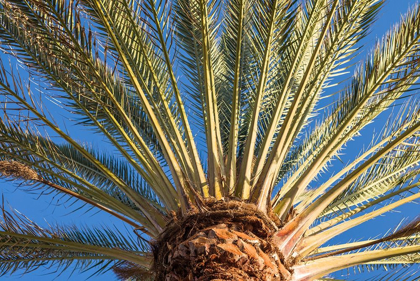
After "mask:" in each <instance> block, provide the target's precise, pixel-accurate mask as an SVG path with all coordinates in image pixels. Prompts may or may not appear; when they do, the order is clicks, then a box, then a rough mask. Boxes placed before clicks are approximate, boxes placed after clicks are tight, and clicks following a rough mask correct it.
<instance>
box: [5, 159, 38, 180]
mask: <svg viewBox="0 0 420 281" xmlns="http://www.w3.org/2000/svg"><path fill="white" fill-rule="evenodd" d="M0 176H1V177H6V178H12V179H19V180H39V179H40V178H41V177H40V176H39V175H38V174H37V172H35V171H34V170H32V169H31V168H29V167H28V166H26V165H24V164H22V163H19V162H16V161H0Z"/></svg>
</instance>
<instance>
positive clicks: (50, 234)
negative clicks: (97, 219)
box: [0, 209, 151, 275]
mask: <svg viewBox="0 0 420 281" xmlns="http://www.w3.org/2000/svg"><path fill="white" fill-rule="evenodd" d="M2 213H3V215H2V222H1V225H0V228H1V229H0V248H1V253H2V254H1V257H0V260H1V266H0V272H1V275H4V274H8V273H13V272H15V271H16V270H19V269H23V270H25V271H27V272H30V271H32V270H35V269H37V268H39V267H40V266H45V265H49V266H52V265H55V266H56V267H58V268H61V269H62V270H64V269H66V268H69V267H70V265H72V266H75V268H77V269H79V270H86V269H88V268H91V267H96V268H97V269H98V270H99V271H105V270H109V269H111V268H112V267H114V266H117V265H118V264H119V263H120V260H121V259H123V260H130V262H132V263H135V264H138V265H139V266H141V267H144V268H145V269H147V268H148V267H149V266H150V258H151V257H150V255H149V254H148V248H149V246H148V245H147V244H146V243H144V242H142V241H141V240H136V239H134V238H130V237H127V235H124V234H123V233H122V232H120V231H118V230H117V229H102V230H100V229H88V228H84V229H77V228H76V227H66V228H63V227H59V226H55V227H52V226H50V227H49V228H48V229H47V228H42V227H41V226H39V225H37V224H36V223H34V222H33V221H31V220H30V219H28V218H27V217H25V216H24V215H21V214H17V213H9V212H7V211H6V210H4V209H2Z"/></svg>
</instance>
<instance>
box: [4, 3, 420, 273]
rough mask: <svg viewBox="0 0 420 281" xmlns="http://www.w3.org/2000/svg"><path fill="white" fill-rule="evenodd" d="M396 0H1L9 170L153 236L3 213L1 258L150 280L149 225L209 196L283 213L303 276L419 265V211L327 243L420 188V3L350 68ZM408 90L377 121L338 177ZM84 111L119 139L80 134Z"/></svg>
mask: <svg viewBox="0 0 420 281" xmlns="http://www.w3.org/2000/svg"><path fill="white" fill-rule="evenodd" d="M383 2H384V1H382V0H300V1H294V0H227V1H219V0H213V1H203V0H173V1H162V0H157V1H154V0H133V1H126V0H81V1H72V0H70V1H66V0H45V1H39V0H0V43H1V48H2V49H1V50H2V51H3V54H4V55H2V58H3V61H2V62H1V65H2V67H1V71H0V96H1V99H0V102H1V105H2V107H3V113H2V115H1V116H0V160H1V161H0V174H1V175H2V176H3V177H4V178H7V179H9V180H10V179H11V180H17V181H18V182H21V183H23V184H21V186H24V185H25V184H27V185H31V186H36V187H38V188H40V189H45V190H48V191H51V192H57V193H59V194H61V195H63V196H65V197H69V196H70V198H73V199H74V200H76V201H80V202H81V203H83V204H85V205H86V206H89V207H91V208H99V209H100V210H102V211H104V212H108V213H109V214H111V215H113V216H115V217H117V218H118V219H121V220H122V221H123V222H125V223H127V225H128V227H132V228H133V229H135V231H136V233H141V232H142V233H144V234H145V235H143V236H144V237H146V238H144V237H143V238H139V239H138V240H133V239H134V238H132V237H130V236H129V235H128V236H126V235H123V234H122V233H119V232H118V231H115V230H114V229H102V230H100V229H91V230H89V229H82V230H78V229H77V228H75V227H73V228H68V227H63V226H59V227H50V228H48V229H44V228H42V227H40V226H38V225H37V224H35V223H33V222H32V221H30V220H29V219H27V218H26V217H24V216H21V215H10V214H9V213H7V212H6V211H3V221H2V222H1V224H0V227H1V229H0V249H1V250H0V252H1V254H0V274H6V273H11V272H15V271H16V270H18V269H23V270H25V271H31V270H34V269H37V268H38V267H40V266H45V265H48V266H52V267H54V268H57V267H58V268H63V269H66V268H69V267H76V268H80V269H81V270H86V269H89V268H91V267H96V268H99V269H98V271H97V272H98V273H100V272H103V271H105V270H107V269H109V268H114V270H115V273H116V274H117V275H118V276H119V277H121V278H128V277H132V278H134V279H135V278H137V279H141V278H144V279H148V278H152V277H150V276H149V275H148V274H149V273H148V270H149V269H150V268H151V264H152V260H153V257H152V256H151V255H150V249H149V247H148V246H147V245H146V243H145V242H144V239H155V238H157V237H158V236H159V234H160V233H161V232H162V230H163V229H164V228H165V225H166V223H167V222H168V220H169V218H170V217H171V214H173V212H177V213H178V214H180V215H181V216H182V215H187V214H188V213H189V212H190V211H191V210H192V209H194V210H198V211H201V212H205V211H206V207H205V203H204V202H205V200H206V199H207V198H210V197H213V198H215V199H216V200H222V199H225V200H226V199H228V198H236V199H235V200H243V201H246V202H247V203H252V204H255V206H256V208H257V210H258V211H260V212H262V213H265V214H267V215H269V216H273V215H274V216H276V217H278V219H279V221H280V222H281V225H282V227H281V228H280V229H279V230H278V232H277V233H276V235H275V236H274V243H276V245H277V246H278V249H279V251H280V252H281V254H282V256H283V258H284V259H285V260H293V264H294V265H293V270H294V273H293V278H295V279H294V280H309V279H314V278H322V277H323V276H327V275H328V274H329V273H331V272H334V271H337V270H340V269H343V268H348V267H353V266H357V268H359V269H363V268H366V269H369V270H373V269H378V268H383V267H386V268H394V267H396V270H398V269H399V266H400V265H415V264H418V263H419V257H418V255H419V251H420V244H419V240H418V230H419V226H418V221H417V220H415V221H414V222H412V223H410V224H408V225H407V226H405V227H402V228H401V229H400V230H396V231H395V232H394V234H390V235H388V236H385V237H384V238H382V239H374V240H367V241H359V242H352V243H346V244H340V245H334V246H326V245H327V244H328V241H330V240H331V239H332V238H334V237H336V236H337V235H340V234H342V233H343V232H345V231H347V230H349V229H352V228H354V227H356V226H357V225H360V224H362V223H364V222H366V221H368V220H371V219H373V218H375V217H377V216H380V215H382V214H384V213H386V212H389V211H392V210H393V209H395V208H397V207H399V206H401V205H403V204H406V203H410V202H416V201H417V200H418V198H419V197H420V193H419V190H418V187H419V183H418V179H417V176H418V174H419V171H420V170H419V168H418V167H419V162H420V151H419V148H420V146H419V142H420V139H419V137H420V134H419V133H420V110H419V107H418V100H417V99H416V97H415V95H414V93H416V90H417V83H418V78H419V77H420V72H419V68H420V7H419V6H414V7H413V8H412V9H411V10H410V11H409V12H408V13H407V14H406V15H405V16H404V17H403V19H402V20H401V22H400V23H399V24H398V25H396V26H395V27H394V28H392V29H391V30H390V31H389V32H388V33H387V34H386V35H385V36H384V37H383V39H382V40H381V41H380V42H378V43H377V45H376V46H375V47H374V49H373V50H372V51H371V53H370V54H369V55H368V56H367V57H366V58H365V60H364V62H362V63H360V64H358V65H357V67H356V70H355V71H354V74H353V76H352V77H351V78H349V79H347V80H346V81H341V80H340V79H339V78H337V76H340V75H343V74H344V73H345V72H346V71H347V70H348V69H349V68H350V67H351V66H352V65H353V64H354V60H355V58H360V56H359V53H360V52H359V50H360V44H359V41H360V40H361V39H362V38H364V37H365V36H366V34H367V33H368V31H369V27H370V26H371V24H372V23H373V22H374V21H375V19H376V17H377V14H378V12H379V10H380V8H381V7H382V5H383ZM6 58H8V59H9V61H6ZM17 65H19V67H15V66H17ZM343 80H344V79H343ZM338 84H339V85H340V87H341V88H334V91H335V92H336V94H334V95H329V94H330V93H331V91H329V90H326V89H327V88H330V87H336V86H337V85H338ZM337 89H341V90H338V91H337ZM413 95H414V97H411V98H408V97H409V96H413ZM321 99H326V100H327V101H329V102H325V103H324V102H322V103H320V100H321ZM401 103H403V105H401ZM396 104H397V105H398V106H399V107H400V110H396V111H399V112H398V113H394V114H392V116H391V117H390V119H389V121H388V122H387V123H386V124H385V127H384V128H383V130H382V131H381V133H380V134H379V135H378V136H373V137H372V141H371V143H370V144H369V145H368V146H367V147H364V148H361V149H360V153H359V154H358V156H355V157H354V158H353V160H351V161H350V162H349V163H347V164H346V165H343V168H342V169H341V170H338V171H336V172H335V174H331V175H330V176H329V177H328V176H326V175H325V174H327V175H328V167H329V166H330V165H334V164H335V163H337V162H339V161H340V160H341V159H340V154H341V153H345V146H346V144H347V143H348V142H349V141H350V140H352V139H354V138H356V137H358V136H359V135H360V131H361V130H362V129H363V128H364V127H365V126H366V125H368V124H370V123H371V122H373V120H374V119H375V118H376V117H377V116H378V115H379V114H381V113H382V112H384V111H385V110H386V109H388V108H390V107H393V106H394V105H396ZM48 110H51V111H48ZM58 112H60V113H64V115H66V116H70V117H71V118H68V120H66V121H65V122H64V123H63V122H62V120H57V118H58V117H57V116H59V115H58ZM316 116H317V117H316ZM71 126H74V127H75V128H80V127H84V128H89V130H90V131H91V132H92V133H94V134H95V135H96V136H98V137H100V138H101V139H104V140H106V145H104V147H99V148H98V147H97V146H94V145H91V144H86V142H83V143H82V142H81V141H78V140H76V139H75V138H74V137H72V135H71V133H69V132H68V131H67V130H66V127H71ZM84 141H85V140H84ZM100 149H105V150H106V151H101V150H100ZM350 154H352V153H350ZM340 165H341V164H340ZM321 174H322V177H321ZM390 227H392V226H390ZM350 260H351V262H349V261H350ZM400 275H401V276H406V277H402V278H406V279H410V278H414V277H413V276H415V274H408V275H404V274H402V273H401V274H400ZM400 275H399V273H398V271H396V272H395V276H400ZM305 278H306V279H305ZM398 278H399V277H398ZM320 280H330V279H320Z"/></svg>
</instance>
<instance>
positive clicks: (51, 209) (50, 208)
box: [0, 0, 418, 281]
mask: <svg viewBox="0 0 420 281" xmlns="http://www.w3.org/2000/svg"><path fill="white" fill-rule="evenodd" d="M386 2H387V3H386V5H385V7H384V8H383V10H382V11H381V13H380V17H379V20H378V21H377V22H376V23H375V25H374V26H373V28H372V31H371V34H370V35H369V37H368V38H366V39H365V40H364V44H365V46H366V48H365V49H364V50H365V51H364V54H363V55H362V56H363V57H364V56H365V55H366V54H367V51H368V50H370V49H371V48H372V46H373V44H374V43H375V40H376V39H378V38H381V37H382V35H383V34H384V33H385V32H386V30H388V29H389V28H390V27H391V25H392V24H394V23H396V22H397V21H398V20H399V19H400V15H401V13H405V11H407V8H408V7H409V5H413V4H414V3H415V1H414V0H388V1H386ZM383 120H384V118H380V120H378V121H377V122H375V123H374V124H373V125H370V126H369V128H367V130H366V131H369V130H372V129H373V128H374V127H375V126H377V127H378V128H379V127H380V126H381V124H383ZM362 133H363V132H362ZM79 134H80V139H81V140H85V141H89V140H90V138H89V137H91V136H90V134H89V132H88V131H85V132H83V131H81V132H79ZM94 141H98V140H97V139H96V140H94ZM366 141H367V142H369V141H370V134H369V133H366V134H362V137H359V138H357V139H356V141H354V142H352V143H351V144H350V145H349V147H348V148H349V149H346V150H345V151H344V153H349V151H352V149H351V148H352V147H354V148H355V149H357V151H358V150H359V149H360V148H361V147H362V146H361V143H362V142H366ZM0 185H1V191H2V194H3V196H4V198H5V200H6V201H7V202H8V203H9V204H10V205H11V206H13V207H14V208H15V209H17V210H18V211H20V212H22V213H23V214H25V215H27V216H28V217H29V218H31V219H32V220H34V221H35V222H39V224H41V225H45V221H47V222H49V223H53V224H54V223H56V222H58V223H70V224H76V225H80V224H86V225H96V226H100V225H111V224H114V223H118V222H115V220H113V219H112V218H110V217H109V216H108V215H106V214H103V213H96V214H95V213H94V212H92V211H90V212H88V213H85V212H84V210H78V211H76V212H74V213H70V211H72V210H75V206H69V204H64V206H66V205H67V208H66V207H63V206H56V204H55V203H56V201H54V200H51V199H52V198H51V197H50V196H41V197H38V196H37V195H31V194H27V193H23V192H21V191H20V190H16V187H15V186H13V185H11V184H9V183H4V182H0ZM413 208H414V206H413V205H408V206H405V207H404V208H401V209H400V210H401V211H402V212H403V213H402V214H401V213H392V214H389V215H387V217H386V219H385V218H378V219H376V220H375V221H374V222H373V223H368V224H367V225H363V228H364V229H365V230H368V232H365V233H363V235H360V232H358V230H357V229H356V230H355V231H353V232H349V233H348V234H347V235H346V236H347V237H346V238H344V240H343V242H347V241H348V240H349V239H351V237H352V235H356V236H357V237H358V238H369V237H370V235H373V234H375V233H376V234H379V233H380V232H378V231H381V232H382V233H383V232H385V231H387V230H388V227H387V226H389V224H388V223H389V222H390V221H393V222H395V223H397V222H398V221H399V220H400V219H401V218H402V217H403V214H404V215H408V214H413ZM416 213H417V214H418V211H417V212H416ZM385 220H386V222H387V223H383V222H385ZM373 230H375V231H373ZM370 233H371V234H370ZM346 239H347V240H346ZM89 275H90V274H89V273H83V274H81V273H78V272H74V273H73V275H72V276H70V277H69V275H68V274H66V273H64V274H63V275H62V276H60V277H56V278H55V274H48V272H46V271H42V270H39V271H36V272H32V273H29V274H26V275H24V276H21V275H14V276H4V277H0V280H7V281H14V280H20V281H38V280H44V281H45V280H70V281H78V280H85V279H86V278H87V277H88V276H89ZM335 276H336V277H337V278H339V275H335ZM361 277H362V275H360V276H358V277H356V276H354V277H351V278H346V277H344V276H342V277H341V278H342V279H346V280H367V279H365V278H361ZM54 278H55V279H54ZM359 278H361V279H359ZM90 280H95V281H99V280H101V281H108V280H115V278H114V275H113V274H112V273H107V274H105V275H100V276H97V277H92V278H91V279H90Z"/></svg>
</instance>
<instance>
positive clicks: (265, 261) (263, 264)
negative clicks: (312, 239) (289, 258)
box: [154, 201, 290, 281]
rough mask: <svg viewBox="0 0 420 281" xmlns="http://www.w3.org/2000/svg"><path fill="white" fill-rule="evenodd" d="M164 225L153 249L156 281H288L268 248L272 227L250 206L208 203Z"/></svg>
mask: <svg viewBox="0 0 420 281" xmlns="http://www.w3.org/2000/svg"><path fill="white" fill-rule="evenodd" d="M206 207H207V208H208V210H207V211H206V212H202V213H201V212H197V211H196V212H192V213H191V214H189V215H188V216H186V217H181V218H177V217H174V219H173V220H172V221H171V222H170V223H169V224H168V226H167V227H166V229H165V231H164V232H163V233H162V235H161V236H160V238H159V240H158V241H156V242H155V243H154V254H155V264H154V271H155V273H156V280H159V281H175V280H176V281H178V280H188V281H210V280H214V281H216V280H220V281H221V280H244V281H247V280H264V281H266V280H267V281H268V280H287V279H288V278H289V277H290V271H289V269H288V267H287V266H285V265H284V264H283V260H282V258H281V256H280V253H279V251H277V248H276V247H275V246H274V245H273V244H272V243H271V237H272V234H274V233H275V231H276V229H277V226H278V225H276V223H274V222H273V221H272V220H271V219H270V218H268V217H267V216H265V215H264V214H263V213H261V212H258V211H256V208H255V205H251V204H246V203H243V202H240V201H230V202H221V201H217V202H207V203H206Z"/></svg>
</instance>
